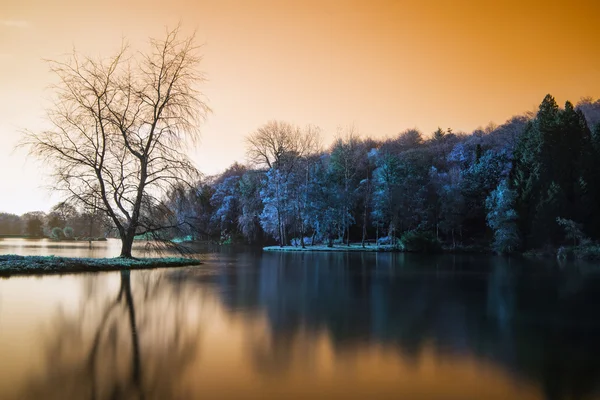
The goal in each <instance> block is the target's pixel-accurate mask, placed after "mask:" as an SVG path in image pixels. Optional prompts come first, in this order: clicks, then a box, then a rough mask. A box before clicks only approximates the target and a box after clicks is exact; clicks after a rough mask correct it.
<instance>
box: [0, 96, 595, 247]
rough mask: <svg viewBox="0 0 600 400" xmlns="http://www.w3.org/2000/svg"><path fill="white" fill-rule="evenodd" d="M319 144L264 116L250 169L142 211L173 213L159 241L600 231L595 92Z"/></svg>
mask: <svg viewBox="0 0 600 400" xmlns="http://www.w3.org/2000/svg"><path fill="white" fill-rule="evenodd" d="M319 138H320V131H319V129H318V128H317V127H314V126H308V127H306V128H303V129H302V128H299V127H297V126H294V125H292V124H289V123H286V122H279V121H272V122H269V123H267V124H265V125H264V126H262V127H261V128H259V129H258V130H257V131H256V132H254V133H252V134H251V135H249V136H248V137H247V156H248V161H249V164H248V165H241V164H238V163H234V164H233V165H232V166H231V167H229V168H228V169H227V170H226V171H225V172H223V173H222V174H220V175H217V176H211V177H206V178H204V179H202V180H201V181H200V182H199V183H198V184H197V185H196V186H195V187H192V188H188V187H183V186H179V187H176V188H175V189H174V190H173V191H172V192H171V195H170V196H169V198H168V199H167V200H166V201H164V202H163V203H161V204H162V205H161V210H159V211H160V212H158V214H157V213H156V212H154V213H150V214H152V215H153V218H156V216H157V215H160V217H159V218H168V219H169V221H177V223H170V224H165V226H169V225H171V226H177V231H175V230H172V232H170V233H169V235H168V236H181V235H182V231H181V228H182V227H183V234H184V235H188V236H189V237H191V238H192V239H194V240H211V241H213V240H214V241H219V242H221V243H224V242H246V243H252V244H268V243H277V244H279V245H282V246H283V245H295V246H307V245H312V244H316V243H322V244H327V245H328V246H332V245H333V244H334V243H345V244H349V243H350V242H361V243H362V244H363V245H366V244H367V243H375V242H376V243H378V244H388V245H392V246H400V247H404V248H405V249H406V250H409V251H411V250H412V251H431V250H436V249H439V248H440V247H441V246H445V247H447V248H457V249H458V248H460V249H469V248H471V249H490V248H491V249H494V250H496V251H498V252H513V251H523V250H528V249H539V248H545V247H553V248H556V247H558V246H560V245H563V244H571V245H578V244H582V243H586V242H589V243H591V242H592V241H593V240H596V239H598V238H599V237H600V207H599V204H600V186H599V185H598V183H599V182H600V162H598V160H599V159H600V100H597V101H593V100H592V99H589V98H588V99H582V100H581V101H580V102H579V103H578V104H577V106H576V107H574V106H573V105H572V104H571V103H570V102H567V103H566V104H565V107H564V108H560V107H559V106H558V105H557V103H556V101H555V100H554V98H553V97H552V96H550V95H548V96H546V97H545V98H544V100H543V102H542V103H541V105H540V107H539V110H538V112H537V114H536V113H529V114H524V115H520V116H515V117H513V118H511V119H509V120H508V121H506V122H505V123H504V124H503V125H500V126H496V125H494V124H490V125H488V126H487V127H486V128H485V129H477V130H475V131H474V132H472V133H470V134H466V133H455V132H453V131H452V130H451V129H447V130H443V129H441V128H438V129H437V130H436V131H435V132H434V133H433V134H432V135H431V137H429V138H425V137H424V135H423V134H422V133H421V132H419V131H418V130H416V129H409V130H406V131H404V132H401V133H400V134H399V135H398V136H396V137H393V138H390V139H385V140H375V139H371V138H362V137H360V136H359V135H358V133H357V132H355V131H354V129H347V130H345V131H340V132H339V133H338V136H337V138H336V139H335V141H334V143H333V144H332V145H331V146H330V147H329V148H328V149H326V150H322V146H321V144H320V139H319ZM155 214H156V215H155ZM94 218H95V219H94ZM98 218H100V217H99V215H97V216H95V217H94V216H93V215H92V214H90V212H89V211H87V212H86V211H83V210H79V211H78V210H76V209H75V208H73V207H71V206H67V205H66V204H60V205H58V206H56V207H55V208H54V209H53V210H52V211H51V212H50V213H49V214H48V215H43V214H42V213H28V214H26V215H24V216H21V217H17V216H14V215H9V214H0V235H17V234H26V235H29V236H42V235H46V236H51V235H52V232H53V230H54V231H55V236H56V235H60V233H58V231H57V230H55V229H54V228H60V229H62V230H64V229H66V227H70V229H71V230H70V231H68V232H69V233H68V234H67V236H68V235H72V236H80V237H85V236H101V235H105V234H106V233H107V229H108V228H107V226H108V225H109V224H107V221H105V220H102V221H100V220H99V219H98ZM90 220H93V221H92V222H91V223H90ZM90 227H91V228H90ZM90 229H91V230H90ZM63 235H65V232H64V231H63ZM168 236H167V237H168ZM161 238H165V236H164V235H161Z"/></svg>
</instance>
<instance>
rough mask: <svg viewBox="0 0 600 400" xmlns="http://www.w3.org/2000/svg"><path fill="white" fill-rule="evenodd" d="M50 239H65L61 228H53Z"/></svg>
mask: <svg viewBox="0 0 600 400" xmlns="http://www.w3.org/2000/svg"><path fill="white" fill-rule="evenodd" d="M50 237H51V238H52V239H62V238H64V237H65V234H64V232H63V229H62V228H59V227H58V226H55V227H54V228H52V231H51V233H50Z"/></svg>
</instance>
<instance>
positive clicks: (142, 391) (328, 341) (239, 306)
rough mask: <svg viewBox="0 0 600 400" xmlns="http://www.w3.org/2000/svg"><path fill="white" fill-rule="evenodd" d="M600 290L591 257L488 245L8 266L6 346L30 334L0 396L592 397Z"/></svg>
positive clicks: (0, 298)
mask: <svg viewBox="0 0 600 400" xmlns="http://www.w3.org/2000/svg"><path fill="white" fill-rule="evenodd" d="M49 288H51V289H52V290H57V291H60V292H61V293H62V292H69V293H75V294H74V295H73V297H67V298H64V297H61V295H59V294H56V293H51V294H48V295H47V296H46V297H45V298H44V300H43V302H44V304H45V303H48V304H45V305H44V306H43V307H45V308H42V309H41V310H40V311H39V312H37V313H33V314H31V315H29V314H28V312H24V313H23V315H28V317H27V318H25V321H21V322H19V320H18V318H17V317H16V315H17V314H18V313H19V311H23V310H20V309H19V308H18V306H17V304H19V301H21V302H23V301H24V299H26V295H25V293H28V295H31V293H44V290H50V289H49ZM40 296H42V294H40ZM599 304H600V279H598V277H597V273H596V272H594V269H593V268H591V269H590V268H586V267H585V266H574V265H569V266H565V267H562V269H561V266H558V265H557V266H555V267H554V266H551V267H549V266H547V265H536V264H530V263H528V264H524V263H523V262H518V261H515V260H512V261H508V260H506V259H503V258H495V257H437V258H431V257H429V258H426V257H415V256H409V255H402V254H340V253H335V254H334V253H330V254H309V253H305V254H260V253H252V252H235V251H232V252H228V253H226V252H221V253H212V254H210V255H207V256H206V257H205V264H204V265H203V266H202V267H200V268H185V269H177V270H161V271H136V272H132V273H131V274H130V273H129V272H122V273H120V274H118V273H117V274H89V275H77V276H71V277H48V278H43V279H34V278H11V279H8V280H3V281H0V307H1V308H0V356H2V358H3V359H8V360H10V359H11V357H12V358H13V359H14V358H15V357H25V355H26V354H27V353H26V351H25V350H23V349H12V350H9V348H8V346H6V345H5V346H4V347H3V346H2V344H1V343H5V341H7V340H13V341H16V342H25V343H27V344H32V345H33V344H35V343H40V349H39V351H38V350H36V351H35V352H34V353H35V354H36V355H39V359H34V360H33V361H32V362H31V363H29V364H28V365H26V364H25V363H21V364H19V363H16V362H14V361H13V362H12V364H11V365H12V366H13V368H12V369H11V371H7V370H4V369H2V368H0V382H3V383H0V397H2V398H4V397H13V398H19V399H29V398H31V399H34V398H61V399H64V398H78V399H79V398H82V399H83V398H90V399H109V398H118V399H130V398H146V399H150V398H156V399H167V398H182V399H187V398H200V397H204V398H232V399H233V398H288V397H303V398H410V399H415V398H417V399H418V398H427V399H431V398H433V399H480V398H485V399H508V398H511V399H561V400H562V399H594V398H600V395H599V385H598V382H600V361H599V360H598V357H599V356H600V343H599V341H598V338H599V337H600V336H599V335H598V334H599V333H600V323H599V321H598V320H597V317H596V311H597V308H598V305H599ZM40 307H42V306H40V305H39V304H36V305H35V306H34V305H32V306H31V308H35V309H40ZM48 310H50V311H48ZM7 324H8V326H9V327H10V326H20V327H18V328H16V331H17V332H20V333H24V332H26V331H28V330H29V331H32V330H35V333H33V334H31V335H29V336H28V335H23V336H22V337H20V336H18V335H17V334H14V335H12V336H11V335H10V331H9V332H7V331H5V330H3V329H4V327H5V326H6V325H7ZM33 347H34V348H35V346H33ZM6 357H8V358H6ZM16 370H19V371H20V375H18V374H16V372H15V371H16ZM10 374H13V375H12V376H11V375H10ZM19 376H21V378H19ZM11 377H14V379H11V380H10V382H11V383H13V384H11V385H10V386H8V384H7V383H6V382H8V381H9V380H8V378H11ZM17 383H18V384H17ZM292 394H293V395H294V396H292Z"/></svg>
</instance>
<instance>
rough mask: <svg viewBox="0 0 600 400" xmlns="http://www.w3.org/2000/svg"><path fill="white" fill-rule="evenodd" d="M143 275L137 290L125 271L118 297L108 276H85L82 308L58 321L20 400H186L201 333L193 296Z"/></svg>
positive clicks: (157, 277)
mask: <svg viewBox="0 0 600 400" xmlns="http://www.w3.org/2000/svg"><path fill="white" fill-rule="evenodd" d="M135 277H136V278H139V279H136V280H135V283H136V285H134V284H133V283H132V279H131V275H130V272H129V271H122V272H121V274H120V287H119V290H118V293H117V295H116V297H115V296H114V294H113V295H112V296H111V295H108V292H109V291H108V290H106V289H107V288H106V285H104V287H100V286H102V283H107V282H103V278H106V276H105V275H90V276H89V277H86V278H84V288H83V299H82V303H81V307H79V309H78V310H77V312H76V313H74V314H72V315H69V314H67V313H66V312H64V311H59V313H58V314H57V317H56V319H54V320H53V325H52V334H51V335H50V336H49V339H48V341H47V344H46V346H45V349H46V352H45V354H44V359H43V362H44V369H43V370H42V373H41V374H40V375H39V376H36V377H35V378H34V379H32V380H30V381H28V382H27V386H26V388H25V389H24V390H23V393H22V394H21V395H20V396H19V398H20V399H21V398H32V399H33V398H35V399H37V398H44V399H65V398H77V399H130V398H139V399H143V398H157V399H164V398H177V397H182V396H183V394H182V393H183V391H184V388H183V387H181V386H182V385H181V383H180V379H181V377H182V376H183V374H184V373H185V371H186V368H187V367H188V366H189V364H190V363H191V361H193V360H194V358H195V356H196V345H197V341H198V333H199V331H198V326H193V325H192V324H190V323H189V321H188V320H187V313H186V301H185V298H184V296H183V293H185V291H180V290H173V289H174V288H173V283H172V282H169V281H166V280H165V279H163V276H162V275H161V274H160V273H159V272H156V271H154V272H152V271H151V272H147V271H146V272H139V273H136V274H135ZM104 281H105V279H104ZM132 286H134V289H135V290H133V289H132ZM103 289H104V291H103ZM134 293H136V296H134Z"/></svg>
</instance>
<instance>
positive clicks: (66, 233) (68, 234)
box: [63, 226, 75, 239]
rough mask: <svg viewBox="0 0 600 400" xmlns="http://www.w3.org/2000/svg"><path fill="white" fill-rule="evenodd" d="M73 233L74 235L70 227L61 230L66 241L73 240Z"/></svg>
mask: <svg viewBox="0 0 600 400" xmlns="http://www.w3.org/2000/svg"><path fill="white" fill-rule="evenodd" d="M74 233H75V231H74V230H73V228H71V227H70V226H65V227H64V228H63V235H64V236H65V238H66V239H73V234H74Z"/></svg>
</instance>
